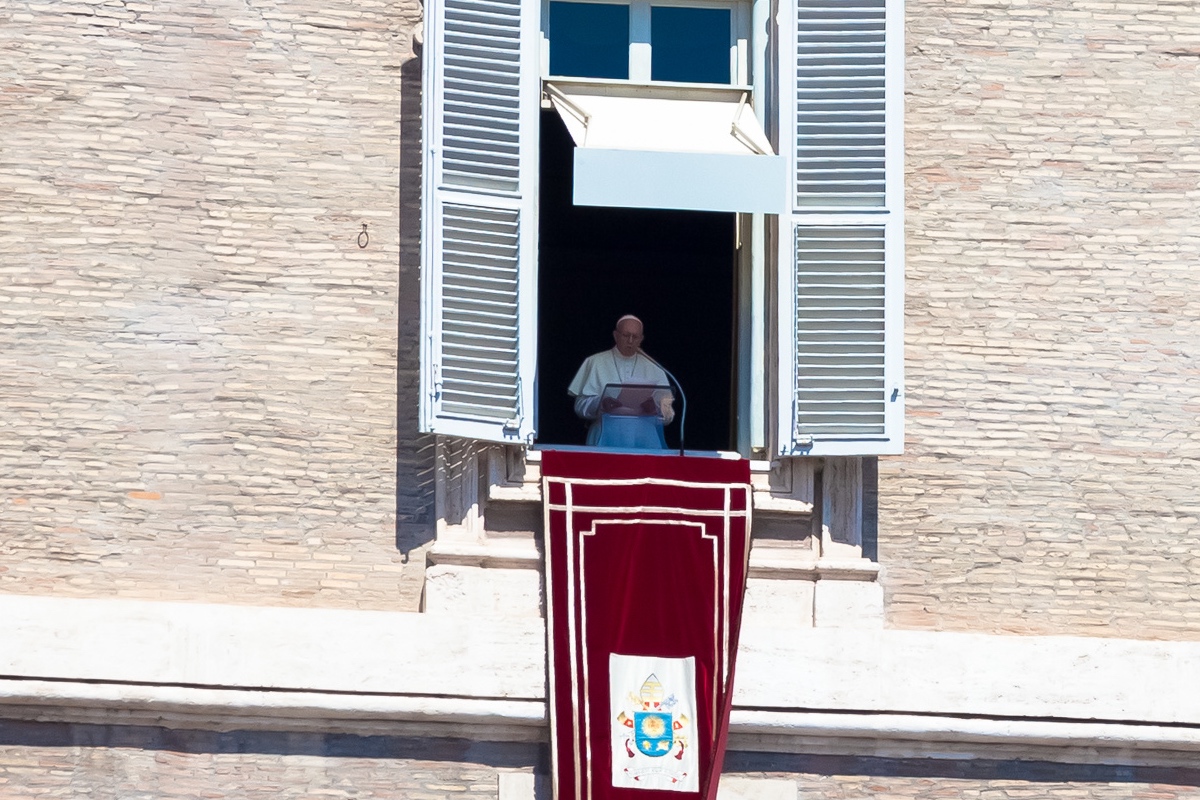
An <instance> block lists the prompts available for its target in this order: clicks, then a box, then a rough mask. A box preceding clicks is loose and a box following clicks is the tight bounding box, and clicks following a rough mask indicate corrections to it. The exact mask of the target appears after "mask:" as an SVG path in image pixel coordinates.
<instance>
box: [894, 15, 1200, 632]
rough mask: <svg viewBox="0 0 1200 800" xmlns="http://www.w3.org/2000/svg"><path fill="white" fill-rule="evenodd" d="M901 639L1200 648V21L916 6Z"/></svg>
mask: <svg viewBox="0 0 1200 800" xmlns="http://www.w3.org/2000/svg"><path fill="white" fill-rule="evenodd" d="M907 48H908V61H907V65H908V74H907V109H906V121H907V125H906V127H907V142H906V146H907V173H908V180H907V206H908V212H907V213H908V224H907V253H908V257H907V258H908V260H907V276H908V285H907V293H908V294H907V330H906V342H907V360H906V366H907V387H908V388H907V393H908V417H907V423H908V448H907V452H906V454H905V455H904V456H902V457H897V458H886V459H881V460H880V465H879V471H880V498H879V502H880V509H879V517H880V518H879V526H880V530H879V555H880V561H881V562H882V564H883V565H884V568H885V570H886V574H885V586H886V590H887V599H888V612H889V622H890V624H892V625H894V626H898V627H922V628H944V629H972V630H997V631H1014V632H1021V633H1058V632H1063V633H1066V632H1069V633H1084V634H1094V635H1105V636H1131V637H1167V638H1191V639H1194V638H1197V637H1200V586H1197V585H1196V584H1195V580H1194V576H1195V575H1196V573H1197V570H1198V569H1200V543H1198V542H1197V539H1196V537H1195V535H1194V534H1195V531H1196V529H1197V518H1198V516H1200V499H1198V498H1200V491H1198V490H1200V425H1198V424H1197V422H1198V419H1197V418H1198V416H1200V369H1198V362H1197V358H1198V357H1200V293H1197V292H1196V289H1195V274H1196V269H1197V264H1198V263H1200V226H1198V224H1197V220H1200V105H1198V104H1197V102H1196V89H1197V86H1200V13H1198V12H1197V9H1196V5H1195V3H1193V2H1191V0H1173V1H1170V2H1167V1H1164V2H1154V1H1153V0H1132V1H1131V2H1122V3H1111V2H1076V1H1075V0H1032V2H1027V3H1026V2H1021V3H1018V2H1009V0H972V1H971V2H943V1H942V0H910V2H909V3H908V8H907Z"/></svg>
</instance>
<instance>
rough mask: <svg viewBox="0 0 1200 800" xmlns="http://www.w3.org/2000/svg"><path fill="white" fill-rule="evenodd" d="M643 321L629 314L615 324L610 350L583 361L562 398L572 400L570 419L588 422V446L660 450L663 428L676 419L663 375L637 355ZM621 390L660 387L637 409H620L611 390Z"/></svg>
mask: <svg viewBox="0 0 1200 800" xmlns="http://www.w3.org/2000/svg"><path fill="white" fill-rule="evenodd" d="M643 338H644V337H643V335H642V321H641V320H640V319H638V318H637V317H635V316H633V315H632V314H626V315H625V316H623V317H621V318H620V319H619V320H617V326H616V329H615V330H613V342H614V346H613V348H612V349H611V350H605V351H603V352H600V353H596V354H595V355H592V356H588V357H587V358H586V359H584V362H583V364H581V365H580V367H579V371H578V372H576V373H575V379H574V380H572V381H571V385H570V386H569V387H568V388H567V393H568V394H570V395H571V396H572V397H574V398H575V413H576V414H577V415H578V416H579V417H581V418H582V419H585V420H588V422H590V423H591V425H590V426H589V428H588V438H587V443H588V444H591V445H596V444H598V445H603V446H608V447H633V448H642V449H647V448H649V449H655V448H665V447H666V442H665V440H663V437H662V426H663V425H669V424H671V420H673V419H675V409H674V405H673V404H674V401H675V397H674V395H673V394H672V393H671V390H670V388H669V384H668V382H667V373H666V372H664V371H663V369H662V367H660V366H658V364H656V363H654V362H653V361H652V360H651V359H650V357H649V356H647V355H646V354H645V353H643V352H642V340H643ZM622 384H641V385H643V386H646V385H652V386H662V387H665V388H662V389H658V390H654V391H652V392H649V393H647V392H642V394H643V395H646V396H645V397H644V398H643V399H642V400H641V401H640V402H639V404H638V406H637V407H636V408H626V407H624V406H623V405H622V400H621V399H619V398H620V395H618V396H613V390H612V389H611V388H610V389H609V392H608V393H605V387H614V386H618V385H622Z"/></svg>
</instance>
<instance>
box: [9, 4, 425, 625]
mask: <svg viewBox="0 0 1200 800" xmlns="http://www.w3.org/2000/svg"><path fill="white" fill-rule="evenodd" d="M419 17H420V5H419V3H418V2H416V0H411V1H409V2H399V1H396V2H392V1H391V0H388V1H382V0H355V1H354V2H328V1H327V0H326V1H325V2H317V1H316V0H287V1H286V2H279V1H278V0H206V2H203V3H197V2H183V0H171V1H169V2H154V3H150V2H133V1H132V0H129V1H126V0H82V1H80V2H73V1H72V0H65V1H64V2H54V3H48V2H23V1H20V0H13V1H12V2H7V3H5V4H4V5H3V8H2V9H0V75H2V76H3V78H0V109H2V111H0V119H2V120H3V125H4V130H3V135H2V138H0V352H2V353H3V354H4V356H3V360H4V367H3V370H2V372H3V380H0V591H3V592H26V593H31V592H36V593H48V592H54V593H56V594H60V595H77V596H91V595H110V594H118V595H124V596H136V597H163V598H175V599H192V600H218V601H224V602H247V603H258V604H313V605H329V606H361V607H370V608H406V609H411V608H415V604H416V602H417V601H416V593H417V591H418V590H419V580H420V572H421V566H420V564H419V563H417V562H418V561H419V560H420V559H415V560H413V562H412V563H411V564H410V565H406V564H405V563H404V561H405V557H404V556H405V553H406V552H408V551H411V550H413V549H418V550H419V548H420V545H421V544H422V543H423V542H424V541H426V540H427V538H428V528H429V525H430V523H431V519H430V516H431V514H430V503H431V497H430V490H429V487H430V482H429V468H430V463H431V459H430V455H429V449H428V446H427V444H428V443H427V442H425V441H424V440H423V439H421V438H420V437H418V436H417V434H416V421H415V416H414V415H413V414H412V413H411V411H410V409H411V408H413V407H415V403H416V387H415V384H416V371H415V370H416V365H415V354H416V351H415V345H416V342H417V335H418V332H417V326H418V320H417V315H418V314H417V310H418V309H419V305H418V300H417V298H418V288H417V287H418V284H417V268H416V261H417V250H416V247H417V241H416V229H417V226H418V222H419V207H418V201H419V185H420V180H419V160H418V158H416V157H415V156H416V155H417V154H419V135H420V133H419V109H420V98H419V91H420V68H419V61H418V60H417V59H416V58H414V56H413V53H412V41H411V31H412V30H413V27H414V25H415V24H416V22H417V21H418V20H419ZM402 110H403V112H404V113H405V125H404V127H403V128H402V127H401V126H400V118H401V113H402ZM363 223H366V224H367V225H368V233H369V236H370V241H369V244H368V245H367V246H366V247H365V248H360V247H359V246H358V242H357V237H358V235H359V232H360V231H361V230H362V226H363ZM401 230H403V231H404V232H405V234H406V235H405V242H404V243H403V244H402V243H401V240H400V232H401ZM398 314H399V316H398ZM397 454H399V457H397Z"/></svg>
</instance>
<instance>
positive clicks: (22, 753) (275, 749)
mask: <svg viewBox="0 0 1200 800" xmlns="http://www.w3.org/2000/svg"><path fill="white" fill-rule="evenodd" d="M538 759H539V750H538V748H537V747H536V746H534V745H510V744H489V743H471V742H463V741H457V740H449V739H444V740H414V739H404V738H397V737H388V736H369V737H362V736H342V735H330V734H326V735H318V734H282V733H250V732H242V731H235V732H231V733H206V732H202V731H188V730H167V729H163V728H137V727H107V726H91V725H56V724H45V723H21V722H0V798H3V800H40V799H41V798H51V797H55V798H57V797H83V796H86V797H89V798H95V800H135V799H136V800H142V798H145V800H201V799H202V798H215V797H222V798H230V800H279V798H293V797H294V798H318V797H319V798H328V800H338V798H361V799H362V800H370V799H371V798H388V800H395V799H396V798H401V799H402V800H448V798H459V799H460V800H495V798H496V796H497V784H498V777H497V775H498V772H500V771H501V770H511V771H519V772H532V771H534V770H535V769H536V768H537V765H538V763H539V761H538ZM543 771H544V769H543Z"/></svg>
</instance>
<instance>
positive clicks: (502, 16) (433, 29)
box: [421, 0, 540, 442]
mask: <svg viewBox="0 0 1200 800" xmlns="http://www.w3.org/2000/svg"><path fill="white" fill-rule="evenodd" d="M538 9H539V5H538V3H537V2H536V0H524V2H522V0H429V2H427V3H426V20H427V23H426V29H427V31H428V35H427V41H428V47H427V49H426V52H425V76H424V98H423V111H422V114H423V123H424V125H423V135H424V148H425V151H424V162H423V169H424V172H423V175H422V178H423V184H424V185H423V191H422V230H421V234H422V237H421V270H422V272H421V279H422V307H421V310H422V319H421V324H422V332H423V341H422V364H421V430H423V431H428V432H433V433H442V434H449V435H454V436H465V437H469V438H475V439H486V440H489V441H497V442H527V441H530V440H531V439H532V437H533V433H534V427H533V425H534V420H533V374H534V359H535V355H534V338H535V333H534V332H535V330H536V327H535V325H536V321H535V318H534V315H535V313H536V310H535V297H536V294H535V289H536V287H535V285H534V282H535V280H536V274H537V273H536V268H535V265H536V258H537V219H536V192H537V167H538V164H537V153H538V140H537V135H538V124H537V123H538V119H537V115H538V110H539V98H540V94H539V73H538V50H537V48H538V38H537V36H538V33H537V31H538V13H539V12H538Z"/></svg>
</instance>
